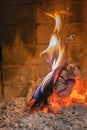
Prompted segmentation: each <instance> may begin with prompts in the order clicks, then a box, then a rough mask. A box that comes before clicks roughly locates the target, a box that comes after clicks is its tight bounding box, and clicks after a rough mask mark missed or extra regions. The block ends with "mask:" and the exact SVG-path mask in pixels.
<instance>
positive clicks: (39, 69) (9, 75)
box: [0, 0, 87, 101]
mask: <svg viewBox="0 0 87 130" xmlns="http://www.w3.org/2000/svg"><path fill="white" fill-rule="evenodd" d="M55 10H69V11H70V12H72V13H73V16H72V17H67V16H62V20H63V25H62V36H63V39H64V44H65V46H66V48H67V52H66V53H67V57H68V61H69V62H70V63H79V69H80V71H81V76H82V77H83V78H86V77H87V36H86V34H87V16H86V12H87V0H79V1H78V2H77V1H76V0H61V1H60V0H21V1H20V0H15V1H14V0H8V1H7V0H3V1H0V66H1V67H0V68H1V69H0V72H1V83H0V84H1V85H0V101H1V100H2V89H4V96H5V100H6V99H8V98H9V97H12V96H13V97H18V96H21V95H23V93H24V92H25V90H26V89H27V88H28V87H29V84H30V81H31V80H37V79H39V78H40V77H42V76H45V75H46V74H47V73H48V72H49V70H50V69H49V66H48V64H46V62H45V60H44V58H40V57H39V53H40V52H41V51H42V50H44V49H45V48H46V47H47V46H48V43H49V39H50V36H51V34H52V32H53V29H54V21H53V20H52V19H51V18H49V17H47V16H45V15H44V13H43V12H44V11H45V12H51V13H53V12H54V11H55Z"/></svg>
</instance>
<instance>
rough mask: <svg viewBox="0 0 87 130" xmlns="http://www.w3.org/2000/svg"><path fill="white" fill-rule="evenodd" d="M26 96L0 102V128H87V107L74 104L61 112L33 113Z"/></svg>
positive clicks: (53, 129)
mask: <svg viewBox="0 0 87 130" xmlns="http://www.w3.org/2000/svg"><path fill="white" fill-rule="evenodd" d="M28 108H29V106H28V105H27V104H26V103H25V98H10V99H9V100H8V101H7V102H5V103H1V104H0V130H87V108H86V107H85V106H83V105H81V104H78V105H77V104H72V106H71V107H69V108H66V107H64V108H62V109H61V110H60V111H59V114H53V113H44V112H42V111H39V112H38V113H31V112H30V111H29V109H28Z"/></svg>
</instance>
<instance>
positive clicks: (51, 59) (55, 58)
mask: <svg viewBox="0 0 87 130" xmlns="http://www.w3.org/2000/svg"><path fill="white" fill-rule="evenodd" d="M65 13H66V14H68V12H64V11H59V12H55V13H54V14H50V13H46V12H45V14H46V15H47V16H49V17H52V18H53V19H54V20H55V27H54V32H53V34H52V36H51V38H50V42H49V46H48V48H47V49H45V50H44V51H42V52H41V53H40V56H41V55H43V54H47V55H48V56H47V57H48V58H47V62H48V63H49V64H50V66H51V70H55V69H56V68H58V67H60V66H63V65H64V63H65V47H64V45H63V42H62V38H61V35H60V26H61V17H60V14H65Z"/></svg>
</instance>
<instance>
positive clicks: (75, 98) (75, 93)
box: [43, 78, 87, 113]
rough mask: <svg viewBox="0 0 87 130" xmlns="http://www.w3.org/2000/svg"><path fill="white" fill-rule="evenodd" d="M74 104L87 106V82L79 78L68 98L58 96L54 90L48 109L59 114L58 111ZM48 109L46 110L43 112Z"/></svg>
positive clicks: (49, 99)
mask: <svg viewBox="0 0 87 130" xmlns="http://www.w3.org/2000/svg"><path fill="white" fill-rule="evenodd" d="M73 103H76V104H83V105H85V106H87V80H85V79H78V78H77V79H76V84H75V86H74V87H73V90H72V92H71V94H70V95H68V96H66V97H62V96H60V95H58V94H57V92H56V90H54V92H53V93H52V94H51V95H50V97H49V98H48V107H47V108H49V109H48V111H52V112H54V113H58V110H60V109H61V108H63V107H70V106H71V105H72V104H73ZM47 108H44V109H43V111H44V110H45V109H47ZM48 111H47V112H48ZM44 112H46V111H44Z"/></svg>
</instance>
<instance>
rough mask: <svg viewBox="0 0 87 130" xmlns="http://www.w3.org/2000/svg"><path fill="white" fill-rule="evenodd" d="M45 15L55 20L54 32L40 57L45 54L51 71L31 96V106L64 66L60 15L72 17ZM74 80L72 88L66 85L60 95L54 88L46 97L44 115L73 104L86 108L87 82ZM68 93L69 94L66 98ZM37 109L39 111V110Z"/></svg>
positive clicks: (57, 14) (60, 12) (56, 13)
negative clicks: (46, 102) (46, 103)
mask: <svg viewBox="0 0 87 130" xmlns="http://www.w3.org/2000/svg"><path fill="white" fill-rule="evenodd" d="M45 14H46V15H48V16H50V17H52V18H53V19H54V20H55V27H54V32H53V34H52V36H51V38H50V42H49V46H48V47H47V49H45V50H44V51H43V52H41V53H40V56H41V55H44V54H47V62H48V63H49V64H50V66H51V71H50V72H49V73H48V74H47V75H46V77H45V78H44V79H43V81H42V83H41V84H40V85H39V87H38V88H37V89H36V90H35V92H34V95H33V98H34V100H31V102H30V103H31V105H32V104H33V103H34V102H35V101H36V100H37V99H38V97H39V94H43V92H44V89H45V88H46V87H47V86H48V84H49V83H50V82H51V80H52V77H53V76H54V74H55V72H56V74H55V76H54V79H53V80H54V81H53V83H54V84H55V81H56V79H58V76H59V72H60V71H61V67H62V68H63V66H64V65H65V64H66V58H65V46H64V44H63V40H62V37H61V35H60V26H61V17H60V14H66V15H72V14H71V13H69V12H65V11H58V12H55V13H54V14H50V13H45ZM71 66H73V65H71ZM55 70H56V71H55ZM75 80H76V84H75V85H74V87H72V88H69V87H71V86H68V85H67V86H65V88H66V89H65V88H64V91H61V93H58V90H57V89H55V88H54V89H53V93H52V94H51V95H50V96H49V97H48V106H45V107H44V108H43V109H42V111H44V112H46V113H48V112H50V111H51V112H52V111H53V112H54V113H58V110H59V109H61V108H62V107H69V106H71V105H72V104H73V103H78V104H84V105H86V106H87V80H84V79H79V78H75ZM54 84H52V85H54ZM51 88H52V87H51ZM45 90H46V89H45ZM69 91H70V92H69ZM68 92H69V94H68V96H67V93H68ZM45 94H46V93H45ZM37 109H38V110H39V108H37Z"/></svg>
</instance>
